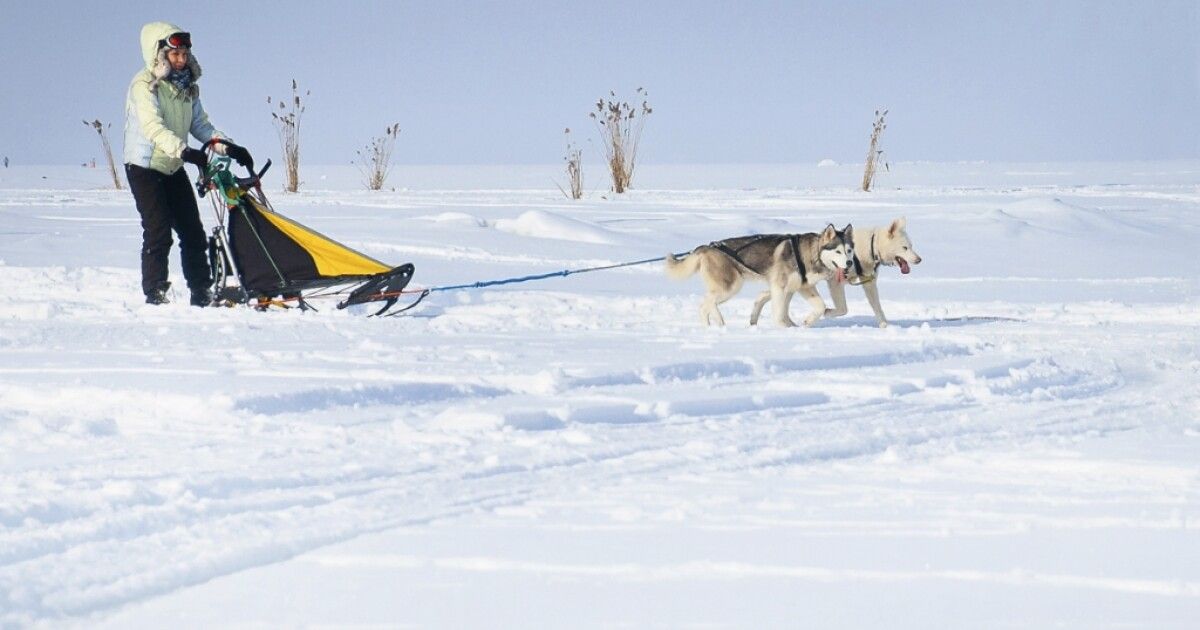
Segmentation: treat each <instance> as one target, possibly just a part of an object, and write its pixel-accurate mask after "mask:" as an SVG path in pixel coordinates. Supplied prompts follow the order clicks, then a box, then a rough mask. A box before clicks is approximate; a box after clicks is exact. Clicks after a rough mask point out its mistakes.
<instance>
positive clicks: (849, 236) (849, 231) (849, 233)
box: [842, 223, 854, 242]
mask: <svg viewBox="0 0 1200 630" xmlns="http://www.w3.org/2000/svg"><path fill="white" fill-rule="evenodd" d="M842 234H843V235H844V236H845V238H846V241H847V242H849V241H852V240H853V238H854V224H853V223H847V224H846V229H844V230H842Z"/></svg>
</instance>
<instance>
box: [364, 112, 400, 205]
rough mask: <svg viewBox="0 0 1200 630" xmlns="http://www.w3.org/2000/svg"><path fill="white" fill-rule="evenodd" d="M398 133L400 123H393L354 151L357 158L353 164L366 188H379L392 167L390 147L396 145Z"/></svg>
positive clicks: (392, 147)
mask: <svg viewBox="0 0 1200 630" xmlns="http://www.w3.org/2000/svg"><path fill="white" fill-rule="evenodd" d="M398 135H400V123H395V124H393V125H391V126H390V127H388V128H386V129H384V131H383V135H382V136H379V137H377V138H372V139H371V142H370V144H368V145H367V146H365V147H363V149H362V150H361V151H355V154H357V155H358V160H357V161H355V162H354V165H355V166H357V167H358V170H359V172H361V173H362V174H363V178H364V179H365V180H366V184H367V188H368V189H370V190H379V189H381V188H383V183H384V182H385V181H387V176H388V171H389V170H391V168H392V149H394V148H395V146H396V136H398Z"/></svg>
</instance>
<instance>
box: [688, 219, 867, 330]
mask: <svg viewBox="0 0 1200 630" xmlns="http://www.w3.org/2000/svg"><path fill="white" fill-rule="evenodd" d="M853 238H854V228H853V227H851V226H849V225H847V226H846V229H845V230H838V229H836V228H834V227H833V225H832V224H830V225H829V226H828V227H826V228H825V230H824V231H823V232H821V233H820V234H813V233H807V234H759V235H755V236H740V237H736V238H728V239H725V240H723V241H715V242H712V243H709V244H708V245H701V246H700V247H697V248H696V249H694V250H692V251H691V252H690V253H688V254H687V255H686V256H684V257H683V258H682V259H678V258H675V255H674V254H667V258H666V262H667V274H668V275H670V276H671V277H673V278H686V277H688V276H691V275H692V274H694V273H696V272H697V271H699V272H700V276H701V277H702V278H703V279H704V285H705V287H706V288H707V289H708V294H707V295H706V296H705V297H704V302H703V303H702V304H701V305H700V321H702V322H703V323H705V324H706V325H707V324H713V323H716V324H717V325H718V326H724V325H725V318H724V317H722V316H721V311H720V310H718V308H717V305H719V304H721V303H723V302H725V301H727V300H728V299H729V298H731V297H733V296H734V295H737V293H738V291H740V290H741V289H742V284H743V283H744V282H745V280H746V279H747V278H749V279H751V280H762V281H764V282H766V283H767V286H768V289H767V290H766V291H764V292H763V293H762V294H761V295H759V296H758V299H757V300H755V302H754V310H753V312H752V313H751V315H750V325H751V326H753V325H755V324H757V323H758V316H759V314H760V313H761V312H762V309H763V306H764V305H766V303H767V302H768V301H772V302H774V307H773V309H774V312H775V321H776V322H777V323H778V324H779V325H780V326H795V325H796V324H795V323H794V322H793V321H792V319H791V317H789V316H788V304H789V303H790V302H791V300H792V295H794V294H795V293H796V292H799V293H800V294H801V295H803V296H804V299H805V300H807V301H808V303H809V305H811V306H812V312H810V313H809V314H808V316H807V317H805V318H804V325H805V326H812V325H813V324H814V323H816V321H817V320H818V319H821V317H822V316H823V315H824V314H825V312H826V309H825V301H824V300H822V299H821V296H820V294H819V293H817V288H816V285H817V283H818V282H820V281H822V280H830V279H833V280H836V281H837V282H842V281H843V280H844V279H845V274H846V270H847V269H849V267H850V265H851V264H853V262H852V261H853V256H854V252H853V251H852V250H851V245H850V244H851V243H852V242H853Z"/></svg>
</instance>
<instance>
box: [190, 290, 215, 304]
mask: <svg viewBox="0 0 1200 630" xmlns="http://www.w3.org/2000/svg"><path fill="white" fill-rule="evenodd" d="M212 303H213V298H212V292H211V291H209V290H208V287H200V288H199V289H192V300H191V304H192V306H199V307H202V308H203V307H205V306H212Z"/></svg>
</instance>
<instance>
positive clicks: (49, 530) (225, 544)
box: [0, 331, 1126, 623]
mask: <svg viewBox="0 0 1200 630" xmlns="http://www.w3.org/2000/svg"><path fill="white" fill-rule="evenodd" d="M801 332H802V333H803V332H807V331H801ZM867 332H870V333H872V334H874V331H867ZM991 352H992V349H991V348H990V347H989V346H988V344H986V343H984V344H980V343H978V342H975V341H971V342H969V343H962V342H949V343H945V342H942V343H932V344H929V343H922V344H918V347H915V348H912V349H897V350H893V351H888V352H875V353H870V352H867V353H863V352H851V353H848V354H845V355H836V356H828V357H809V358H786V357H780V356H776V357H773V358H762V359H754V360H750V359H745V360H742V359H737V360H716V361H703V360H701V361H673V362H663V363H650V364H647V365H645V366H643V367H634V368H631V369H628V370H624V371H615V372H603V371H601V372H594V373H590V374H586V373H585V374H580V375H575V376H570V375H565V374H559V375H557V376H555V377H554V378H552V379H551V381H550V382H549V383H548V384H545V385H543V386H541V388H542V389H544V390H545V391H543V392H540V393H539V392H538V389H539V387H537V386H535V387H532V388H531V387H529V386H528V385H525V386H518V387H512V386H509V387H505V386H503V385H500V384H498V383H492V384H487V383H458V384H450V383H444V382H443V383H436V382H435V383H426V384H421V383H412V382H408V383H394V384H386V383H385V384H372V385H363V386H360V387H350V388H339V387H318V388H310V389H304V388H299V389H292V390H290V391H288V392H287V393H280V394H274V395H269V396H246V397H242V398H239V399H237V400H235V401H234V402H232V403H231V404H230V405H229V412H230V413H231V414H232V415H233V420H232V421H231V422H225V423H221V425H222V426H223V427H224V429H223V430H217V431H209V432H203V431H202V432H200V433H198V434H196V435H195V439H197V440H200V441H202V442H206V443H209V444H210V447H211V448H214V449H217V450H220V449H221V448H230V449H231V450H232V451H233V453H235V454H236V452H237V446H236V443H237V441H238V440H239V439H240V436H239V433H240V432H244V431H245V430H246V429H245V428H243V429H240V430H238V429H236V427H237V426H243V427H250V426H254V427H257V429H256V430H257V431H258V432H259V435H260V436H263V437H265V436H270V435H275V436H277V437H278V438H279V440H280V441H281V442H282V443H285V444H286V445H287V446H286V447H283V446H281V448H280V450H279V452H272V451H270V450H268V451H267V452H264V453H257V454H256V455H257V460H258V461H257V462H256V464H255V465H254V467H253V468H246V469H245V470H242V471H237V472H235V471H234V470H233V469H231V468H230V467H229V464H230V463H231V461H230V460H229V459H227V458H222V457H217V458H214V459H213V460H212V461H209V462H207V463H204V462H201V461H194V462H192V463H191V464H190V465H189V466H188V467H186V470H184V471H183V472H181V473H179V474H166V475H164V474H157V475H156V474H152V473H146V472H143V471H141V470H139V464H138V462H136V461H133V462H120V461H115V460H114V461H109V462H107V463H104V458H103V457H98V458H97V460H95V461H91V462H88V463H86V464H84V465H79V466H77V467H75V468H72V467H62V468H56V469H53V470H38V471H30V472H28V473H24V474H22V475H19V476H18V477H17V478H16V479H15V480H14V483H15V487H16V488H17V490H18V494H25V493H22V492H20V490H21V489H23V488H30V487H33V486H34V485H35V484H43V485H44V484H47V483H49V484H51V486H52V487H54V488H55V490H54V491H53V492H52V493H51V494H45V493H42V494H41V496H50V497H54V498H51V499H43V500H41V502H40V503H37V504H34V503H27V504H24V505H20V507H19V508H18V509H15V510H10V511H9V512H8V513H0V523H4V524H5V526H6V529H5V531H4V532H3V533H0V610H3V611H5V612H4V613H3V616H0V620H3V621H4V622H6V623H24V622H27V621H30V620H33V619H52V618H56V617H59V616H86V615H89V614H93V613H97V612H102V611H105V610H110V609H112V608H113V607H115V606H119V605H121V604H122V603H125V602H130V601H136V600H139V599H144V598H145V597H148V596H153V595H156V594H161V593H165V592H169V591H171V590H174V589H177V588H181V587H184V586H188V585H191V584H196V583H200V582H203V581H206V580H209V579H212V578H213V577H216V576H219V575H224V574H228V573H231V572H234V571H239V570H242V569H245V568H249V567H252V566H258V565H261V564H265V563H271V562H277V561H280V560H283V559H286V558H290V557H293V556H295V555H298V554H301V553H304V552H306V551H310V550H313V549H316V548H319V547H321V546H324V545H328V544H331V543H334V542H338V541H341V540H346V539H349V538H352V537H355V536H359V535H362V534H364V533H369V532H375V531H381V530H385V529H389V528H393V527H401V526H411V525H417V524H422V523H430V522H435V521H438V520H442V519H448V518H454V517H456V516H459V515H463V514H468V513H475V512H478V511H480V510H491V509H494V508H496V507H500V506H506V505H517V504H521V503H524V502H526V501H529V500H531V499H533V498H536V497H539V496H541V497H553V496H555V495H557V494H560V493H561V492H563V491H564V490H563V489H564V487H569V486H571V485H583V486H589V487H603V486H604V485H606V484H609V483H612V482H613V480H614V479H616V478H619V477H629V476H633V477H658V478H660V477H663V476H667V475H670V474H671V473H672V471H683V470H686V471H688V472H689V473H693V474H704V473H706V472H707V473H722V472H729V471H739V470H746V469H747V468H766V467H777V466H796V465H801V466H804V465H811V464H817V463H821V462H827V461H829V460H839V459H847V458H857V457H864V456H870V455H874V454H878V453H881V452H884V451H885V450H887V449H889V448H895V447H902V448H908V449H913V448H933V449H935V450H936V449H938V448H941V447H942V445H946V446H952V447H953V448H969V447H974V446H980V445H984V444H987V443H991V442H997V441H1006V442H1012V441H1016V442H1020V441H1022V440H1029V439H1033V438H1035V437H1043V436H1059V437H1070V436H1071V435H1074V434H1076V433H1078V432H1081V431H1095V430H1096V428H1097V427H1096V424H1095V422H1088V423H1084V422H1082V419H1083V418H1087V417H1089V416H1090V414H1091V413H1092V412H1094V410H1095V405H1094V403H1093V402H1092V399H1094V398H1095V397H1097V396H1100V395H1102V394H1103V393H1105V392H1107V391H1109V390H1111V389H1112V388H1115V387H1119V386H1120V384H1121V383H1120V381H1119V379H1117V378H1115V377H1114V376H1113V375H1112V374H1106V373H1093V372H1089V371H1086V370H1081V369H1079V368H1070V367H1064V366H1062V365H1059V364H1058V363H1057V362H1056V361H1055V359H1054V358H1052V357H1049V356H1038V355H1030V356H1026V357H1018V358H1014V357H1013V356H1011V353H999V354H1002V355H1003V356H997V357H996V358H994V359H988V358H986V357H987V355H989V353H991ZM981 363H982V364H984V365H985V367H980V365H981ZM537 378H538V377H537V375H529V376H528V378H527V379H525V380H526V381H536V380H537ZM518 380H520V379H518ZM1015 405H1022V406H1028V405H1045V406H1046V407H1047V409H1048V410H1049V412H1048V413H1046V414H1041V415H1038V416H1037V417H1038V421H1037V422H1029V423H1026V424H1024V425H1022V426H1011V425H1010V424H1008V423H1006V422H1004V421H1003V419H1004V418H1006V417H1008V415H1009V414H1008V413H1007V411H1008V409H1009V408H1011V407H1012V406H1015ZM490 407H497V408H498V410H497V411H487V409H488V408H490ZM965 411H971V412H972V418H971V419H970V420H969V421H965V420H964V412H965ZM314 412H320V413H322V414H325V415H328V414H332V415H333V417H337V416H338V415H339V412H346V413H345V415H346V416H347V417H350V416H353V417H358V418H364V419H365V420H364V421H363V422H362V423H361V424H359V423H356V422H347V423H338V422H333V423H330V424H329V425H325V424H314V423H313V422H312V420H311V419H310V415H309V414H312V413H314ZM976 412H977V413H976ZM472 414H476V415H477V416H479V418H480V423H481V424H480V425H479V426H477V427H472V426H459V425H454V424H452V425H450V426H448V427H446V431H445V432H438V431H436V430H434V431H433V432H432V434H427V433H428V431H429V430H430V429H432V428H433V427H436V426H437V422H438V419H439V418H455V417H460V416H461V417H470V416H471V415H472ZM1026 415H1029V414H1026ZM1119 416H1120V414H1109V417H1110V418H1111V417H1119ZM395 418H410V420H408V421H406V423H407V424H410V425H412V427H413V428H414V429H416V430H417V431H419V432H420V434H414V435H416V436H418V437H419V438H420V439H419V440H418V441H417V443H415V444H412V445H408V446H404V445H403V440H400V441H398V442H397V441H392V442H391V447H390V448H388V447H384V446H383V445H379V446H375V445H372V444H370V442H371V441H372V440H373V439H377V438H379V437H380V436H383V435H387V434H389V433H391V432H392V429H391V428H389V427H391V425H392V424H393V422H394V419H395ZM297 424H298V425H299V426H295V425H297ZM222 426H218V427H213V428H214V429H221V428H222ZM422 427H425V428H422ZM1104 427H1105V430H1114V431H1115V430H1122V429H1123V428H1126V425H1125V424H1123V423H1122V422H1119V421H1116V420H1110V421H1107V422H1106V424H1105V425H1104ZM147 429H148V430H147V431H146V433H145V436H147V438H149V437H152V436H155V435H161V433H160V432H159V431H158V430H157V429H154V428H152V427H148V428H147ZM229 429H235V430H233V431H230V430H229ZM497 430H499V431H497ZM521 435H529V436H535V439H537V440H539V441H541V442H543V443H545V445H542V446H539V448H538V449H536V450H535V451H534V452H533V455H532V456H531V452H530V451H529V450H528V447H525V446H521V445H518V444H515V443H514V442H515V441H516V440H513V439H512V438H513V436H518V437H519V436H521ZM559 435H562V436H563V437H561V438H560V437H558V436H559ZM731 436H735V439H730V438H731ZM430 438H432V439H430ZM266 441H267V443H270V442H271V441H272V440H271V439H269V438H268V439H267V440H266ZM726 442H732V443H736V444H737V445H738V446H737V448H734V449H729V448H722V447H720V445H721V444H723V443H726ZM697 445H702V446H699V447H698V446H697ZM703 445H706V446H703ZM350 453H353V455H352V456H351V455H350ZM481 454H484V455H481ZM234 459H236V455H235V456H234ZM347 460H353V461H356V462H359V463H358V464H356V465H354V466H351V467H347V465H346V461H347ZM301 462H302V463H301ZM509 462H512V463H509ZM95 465H112V466H113V467H114V470H113V471H112V473H111V474H110V475H109V477H108V479H107V480H106V481H104V482H97V481H95V480H93V479H92V478H91V477H92V475H91V474H90V468H89V466H95ZM251 470H252V471H253V472H250V471H251ZM297 470H303V471H304V472H303V473H298V472H297ZM97 493H98V494H100V495H102V496H105V498H104V499H103V500H91V499H89V498H88V497H92V496H95V495H96V494H97ZM122 493H124V495H123V496H122ZM449 497H457V498H456V499H454V500H448V498H449ZM212 550H219V551H217V552H215V553H214V552H213V551H212ZM115 556H120V557H123V558H126V559H127V560H126V561H124V562H121V563H112V562H108V561H107V559H109V558H112V557H115ZM139 557H144V558H145V559H146V560H145V561H138V560H136V559H137V558H139ZM164 557H167V558H169V561H168V562H163V560H164ZM129 558H133V559H134V560H133V561H129V560H128V559H129Z"/></svg>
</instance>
